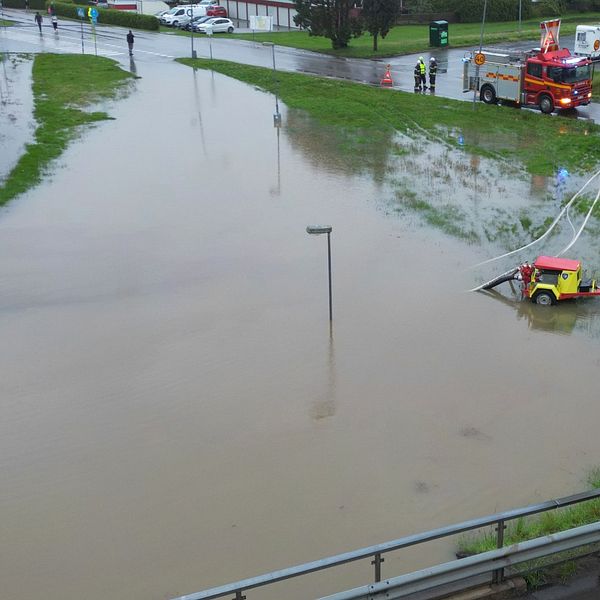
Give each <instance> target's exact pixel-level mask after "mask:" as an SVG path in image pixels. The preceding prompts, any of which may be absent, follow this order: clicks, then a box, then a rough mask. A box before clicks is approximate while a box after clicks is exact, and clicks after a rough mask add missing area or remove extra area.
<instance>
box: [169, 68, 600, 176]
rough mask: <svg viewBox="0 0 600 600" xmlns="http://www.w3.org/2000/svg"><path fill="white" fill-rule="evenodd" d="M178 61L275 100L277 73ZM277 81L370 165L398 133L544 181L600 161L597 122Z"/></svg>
mask: <svg viewBox="0 0 600 600" xmlns="http://www.w3.org/2000/svg"><path fill="white" fill-rule="evenodd" d="M178 61H179V62H181V63H183V64H186V65H188V66H193V67H196V68H203V69H213V70H214V71H217V72H219V73H223V74H225V75H228V76H230V77H233V78H235V79H238V80H240V81H244V82H246V83H248V84H251V85H254V86H257V87H259V88H261V89H263V90H266V91H269V92H272V93H273V92H274V91H275V86H276V85H277V84H276V83H275V82H274V81H273V72H272V70H271V69H266V68H262V67H251V66H247V65H240V64H237V63H231V62H226V61H220V60H212V61H210V60H204V59H196V60H192V59H185V58H184V59H178ZM277 80H278V93H279V97H280V98H281V100H282V101H283V102H284V103H285V104H286V105H287V106H288V107H290V108H296V109H301V110H303V111H306V112H307V113H308V114H309V115H310V116H311V117H313V118H314V119H317V120H318V121H319V122H321V123H322V124H323V126H324V127H333V128H335V130H336V131H337V132H342V133H343V134H344V136H345V138H346V140H347V144H346V145H345V151H346V152H350V153H355V154H357V155H358V156H360V159H361V160H363V161H365V160H366V161H368V160H369V159H370V156H371V155H372V149H373V144H374V142H375V143H377V142H378V140H379V141H380V142H381V144H389V143H390V139H391V135H392V134H393V133H394V132H396V131H400V132H402V133H406V134H408V135H411V136H413V137H415V138H417V137H419V136H421V135H425V136H430V137H431V138H433V139H437V140H443V141H444V142H447V143H449V144H451V145H454V146H457V145H458V142H457V137H456V135H455V134H453V132H456V131H460V132H462V133H463V134H464V140H465V142H464V146H461V147H464V149H465V150H467V151H468V152H471V153H473V154H480V155H483V156H490V157H502V158H510V159H516V160H518V161H520V162H522V163H523V164H524V165H525V166H526V168H527V170H528V171H529V172H531V173H534V174H540V175H551V174H553V173H555V171H556V168H557V167H558V166H559V164H560V166H564V167H566V168H567V169H570V170H574V171H585V170H586V169H588V168H590V167H592V166H594V165H596V164H597V163H598V161H600V144H599V143H598V142H599V140H598V134H599V133H600V127H599V126H597V125H594V124H592V123H589V122H583V121H579V120H577V119H565V118H553V117H547V116H545V115H542V114H539V113H536V112H532V111H525V110H518V109H516V108H512V107H499V106H487V105H484V104H481V103H479V104H477V105H476V110H473V106H472V104H471V103H469V102H461V101H458V100H449V99H446V98H439V97H436V96H423V95H420V94H410V93H405V92H397V91H392V90H386V89H381V88H376V87H371V86H367V85H361V84H356V83H349V82H345V81H336V80H331V79H324V78H320V77H313V76H310V75H301V74H297V73H284V72H278V73H277ZM479 134H481V135H484V136H485V137H486V139H490V138H492V139H495V142H496V143H495V144H494V150H487V149H486V148H485V147H483V145H482V144H480V143H479V142H478V135H479ZM470 140H471V141H470ZM502 140H505V142H504V143H502ZM387 151H392V148H388V149H387ZM361 152H362V154H361Z"/></svg>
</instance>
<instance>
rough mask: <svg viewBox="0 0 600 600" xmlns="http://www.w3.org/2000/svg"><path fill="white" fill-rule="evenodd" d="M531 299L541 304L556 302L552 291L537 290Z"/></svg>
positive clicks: (547, 304) (546, 304)
mask: <svg viewBox="0 0 600 600" xmlns="http://www.w3.org/2000/svg"><path fill="white" fill-rule="evenodd" d="M532 300H533V301H534V302H535V303H536V304H539V305H541V306H552V305H553V304H556V298H555V297H554V294H553V293H552V292H538V293H537V294H536V295H535V296H534V297H533V298H532Z"/></svg>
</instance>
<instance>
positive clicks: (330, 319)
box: [327, 232, 333, 323]
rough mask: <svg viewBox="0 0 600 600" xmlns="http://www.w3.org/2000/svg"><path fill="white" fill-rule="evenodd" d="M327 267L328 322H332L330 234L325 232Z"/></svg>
mask: <svg viewBox="0 0 600 600" xmlns="http://www.w3.org/2000/svg"><path fill="white" fill-rule="evenodd" d="M327 267H328V271H329V322H330V323H331V322H332V321H333V304H332V302H331V233H330V232H327Z"/></svg>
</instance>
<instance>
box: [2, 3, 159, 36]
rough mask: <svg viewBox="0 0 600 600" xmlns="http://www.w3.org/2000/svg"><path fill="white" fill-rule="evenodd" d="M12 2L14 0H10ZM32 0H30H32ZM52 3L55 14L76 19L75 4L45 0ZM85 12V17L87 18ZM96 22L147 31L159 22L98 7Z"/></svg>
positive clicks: (150, 17) (147, 17)
mask: <svg viewBox="0 0 600 600" xmlns="http://www.w3.org/2000/svg"><path fill="white" fill-rule="evenodd" d="M12 1H13V2H14V1H16V0H12ZM32 1H33V0H30V2H32ZM50 4H52V5H53V6H54V9H55V11H56V14H57V15H60V16H62V17H69V18H71V19H78V18H79V17H78V16H77V9H78V8H80V6H78V5H77V4H73V3H72V2H52V1H48V2H46V6H49V5H50ZM81 6H83V7H84V8H85V9H86V13H87V9H88V8H89V6H90V5H89V4H83V3H82V5H81ZM87 18H88V17H87V14H86V19H87ZM98 23H101V24H102V25H120V26H121V27H127V28H128V29H147V30H149V31H158V27H159V23H158V19H157V18H156V17H154V16H152V15H138V14H137V13H132V12H128V11H125V10H116V9H111V8H98Z"/></svg>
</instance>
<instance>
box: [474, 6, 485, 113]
mask: <svg viewBox="0 0 600 600" xmlns="http://www.w3.org/2000/svg"><path fill="white" fill-rule="evenodd" d="M486 10H487V0H484V2H483V17H482V19H481V34H480V36H479V54H482V52H481V50H482V49H483V26H484V25H485V13H486ZM478 91H479V65H475V87H474V88H473V110H475V103H476V102H477V92H478Z"/></svg>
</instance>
